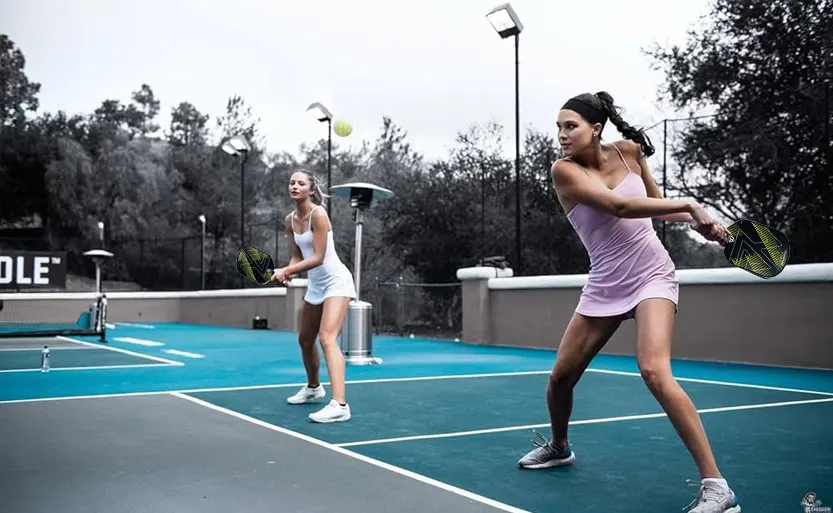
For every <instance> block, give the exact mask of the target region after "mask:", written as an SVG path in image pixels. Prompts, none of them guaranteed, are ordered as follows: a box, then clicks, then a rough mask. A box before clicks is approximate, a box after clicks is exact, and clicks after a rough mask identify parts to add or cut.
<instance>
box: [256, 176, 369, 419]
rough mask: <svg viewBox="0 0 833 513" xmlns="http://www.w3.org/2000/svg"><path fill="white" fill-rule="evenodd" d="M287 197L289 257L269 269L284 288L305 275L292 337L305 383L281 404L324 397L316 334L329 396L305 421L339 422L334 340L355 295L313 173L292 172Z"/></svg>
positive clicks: (339, 367)
mask: <svg viewBox="0 0 833 513" xmlns="http://www.w3.org/2000/svg"><path fill="white" fill-rule="evenodd" d="M289 197H290V198H292V200H293V201H294V202H295V204H296V208H295V210H293V211H292V212H290V213H289V215H287V216H286V218H285V219H284V226H285V228H286V232H287V235H289V236H290V237H289V240H290V243H289V246H290V250H291V255H292V258H291V259H290V261H289V265H287V266H286V267H284V268H283V269H276V270H275V274H274V276H273V277H272V280H273V281H276V282H278V283H280V284H283V285H286V284H287V283H288V282H289V280H290V279H291V278H292V277H293V276H295V275H297V274H298V273H302V272H304V271H307V278H308V285H307V293H306V295H305V296H304V306H303V309H302V311H301V328H300V330H299V333H298V343H299V344H300V346H301V355H302V357H303V360H304V368H305V369H306V372H307V384H306V385H305V386H304V387H302V388H301V390H299V391H298V392H297V393H296V394H295V395H293V396H291V397H289V398H288V399H287V401H288V402H289V403H290V404H305V403H310V402H313V401H317V400H320V399H322V398H324V397H325V396H326V395H327V393H326V391H325V390H324V386H323V385H322V384H321V382H320V380H319V368H320V365H321V364H320V361H319V358H318V349H317V348H316V347H315V339H316V336H317V337H318V339H319V341H320V343H321V348H322V349H323V351H324V359H325V361H326V363H327V374H328V375H329V378H330V384H331V385H330V386H331V387H332V392H333V396H332V399H331V400H330V402H329V403H328V404H327V405H326V406H324V408H322V409H321V410H319V411H317V412H314V413H311V414H310V415H309V418H310V419H311V420H312V421H314V422H343V421H346V420H350V415H351V414H350V406H349V405H348V404H347V399H346V397H345V386H344V374H345V369H344V356H343V355H342V353H341V348H340V347H339V346H338V340H337V339H338V335H339V332H340V331H341V327H342V324H343V323H344V316H345V315H346V313H347V306H348V304H349V302H350V300H351V299H354V298H355V297H356V287H355V284H354V283H353V273H351V272H350V270H349V269H348V268H347V266H345V265H344V263H342V262H341V260H340V259H339V257H338V254H337V253H336V249H335V244H334V242H333V230H332V225H331V224H330V219H329V217H328V216H327V211H326V210H325V209H324V208H323V207H322V206H321V204H322V203H323V197H324V195H323V193H322V192H321V188H320V186H319V183H318V180H317V179H316V178H315V175H313V174H312V173H310V172H308V171H303V170H302V171H297V172H296V173H294V174H293V175H292V177H291V178H290V180H289Z"/></svg>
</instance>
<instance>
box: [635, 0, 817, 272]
mask: <svg viewBox="0 0 833 513" xmlns="http://www.w3.org/2000/svg"><path fill="white" fill-rule="evenodd" d="M831 19H833V1H831V0H802V1H792V0H774V1H771V2H758V1H756V0H716V1H715V3H714V5H713V8H712V11H711V13H710V16H709V17H708V22H707V23H706V24H705V26H703V27H701V29H700V30H699V31H692V32H691V33H690V35H689V39H688V41H687V43H686V44H685V45H684V46H673V47H671V48H668V49H663V48H660V47H655V48H654V49H653V50H651V51H649V52H648V54H649V55H651V56H652V57H653V58H655V59H656V67H657V68H658V69H661V70H663V71H664V73H665V76H666V84H665V86H664V87H663V88H662V90H661V92H660V95H661V97H662V98H664V99H667V100H669V101H670V102H671V103H672V104H673V105H674V106H675V107H676V108H679V109H688V110H690V111H696V110H697V109H708V110H711V111H713V115H711V116H708V117H706V118H704V119H698V120H693V121H691V122H690V123H689V124H688V125H687V127H686V128H684V129H683V130H682V133H681V136H680V139H679V141H678V142H677V143H676V147H675V148H674V150H673V155H674V157H675V158H676V159H677V160H678V161H679V171H678V172H677V173H676V176H675V179H676V181H677V182H678V184H676V185H674V186H673V187H671V188H670V189H671V190H677V191H679V192H681V193H683V194H685V195H688V196H692V197H694V198H696V199H697V200H698V201H700V202H702V203H704V204H707V205H710V206H711V207H713V208H715V209H716V210H718V211H719V212H720V213H721V214H722V215H724V216H726V217H728V218H729V219H731V220H734V219H738V218H741V217H746V218H751V219H754V220H756V221H760V222H763V223H765V224H769V225H771V226H774V227H778V228H784V231H785V232H786V233H787V234H788V236H789V237H790V240H791V242H792V243H793V246H794V248H796V250H795V252H794V257H793V259H792V261H793V262H813V261H830V260H833V239H831V237H829V236H819V234H827V235H829V234H831V233H833V204H831V203H830V201H829V198H830V197H831V194H832V193H833V154H831V148H830V145H829V140H830V121H831V110H830V88H831V83H830V82H831V79H833V58H831V54H833V45H831V33H832V32H833V29H831V27H833V24H831V22H830V20H831Z"/></svg>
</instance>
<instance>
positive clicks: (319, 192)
mask: <svg viewBox="0 0 833 513" xmlns="http://www.w3.org/2000/svg"><path fill="white" fill-rule="evenodd" d="M298 172H299V173H304V174H305V175H307V176H308V177H309V179H310V181H311V182H312V197H311V199H312V202H313V203H315V204H316V205H323V204H324V198H329V197H330V196H329V195H327V194H324V190H323V189H322V187H321V185H322V183H323V182H322V181H321V180H319V179H318V177H317V176H315V173H313V172H312V171H309V170H307V169H299V170H298Z"/></svg>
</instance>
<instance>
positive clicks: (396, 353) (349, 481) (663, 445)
mask: <svg viewBox="0 0 833 513" xmlns="http://www.w3.org/2000/svg"><path fill="white" fill-rule="evenodd" d="M296 337H297V335H296V334H294V333H290V332H279V331H265V330H247V329H231V328H212V327H208V326H190V325H177V324H156V325H147V326H145V327H143V328H140V327H136V326H124V327H123V326H119V327H118V328H117V329H114V330H113V334H112V335H111V336H110V337H109V340H108V343H107V344H104V345H102V346H97V345H95V344H93V343H87V342H79V341H74V340H72V339H68V338H67V339H64V340H63V344H64V346H59V345H56V346H53V347H52V369H53V372H51V373H49V374H42V373H40V372H38V370H39V366H40V353H39V348H38V347H37V346H36V344H34V343H33V342H30V343H28V344H29V345H28V346H24V347H21V344H22V343H17V344H18V346H10V345H8V343H7V345H6V346H5V347H4V348H2V349H0V418H5V419H6V425H7V433H6V434H5V435H4V436H9V437H15V436H16V437H20V438H19V440H18V442H16V443H11V442H9V443H8V444H7V450H8V451H10V453H9V455H8V456H7V457H8V458H9V459H10V460H11V461H13V462H14V461H17V462H18V463H17V465H24V464H25V465H30V464H31V465H39V466H40V467H41V468H45V469H52V470H50V472H52V473H55V472H58V473H59V474H55V477H54V479H55V480H57V481H56V482H62V483H63V482H69V481H66V480H70V481H72V479H73V476H71V475H70V474H66V475H64V474H60V472H62V471H61V469H62V468H64V467H62V466H61V465H63V462H64V461H65V459H66V461H70V460H69V459H72V458H82V459H81V460H78V461H76V462H75V464H77V465H82V466H83V465H85V464H86V463H84V461H85V460H83V457H81V456H78V455H77V454H76V452H73V451H74V448H75V447H77V446H78V444H79V443H82V442H83V441H84V440H87V439H89V438H90V436H91V435H90V433H98V434H97V435H95V439H96V440H97V441H98V442H97V443H106V444H108V445H107V446H106V447H100V449H101V450H100V451H98V452H97V453H96V454H97V458H98V459H97V460H96V463H95V465H96V467H95V468H96V469H97V470H95V472H94V473H93V474H94V476H93V477H91V478H90V479H92V480H91V481H85V482H84V483H81V484H79V482H78V481H77V480H76V481H72V482H73V483H74V484H73V486H75V487H76V488H73V490H74V491H73V493H76V494H82V495H84V496H87V497H90V499H89V500H88V501H85V502H84V505H83V506H84V507H81V506H82V505H81V504H80V503H74V504H75V506H73V507H72V508H70V509H68V510H67V513H81V511H82V510H83V511H85V513H86V510H87V509H89V506H90V505H92V506H95V507H97V508H104V509H107V508H115V509H113V510H114V511H115V510H119V511H127V510H131V511H137V512H141V513H145V512H148V513H156V512H157V511H161V510H165V508H168V507H173V508H174V509H176V510H177V511H183V512H186V511H187V512H188V513H191V512H192V511H193V512H194V513H198V512H197V510H196V509H194V508H196V506H197V504H195V503H194V499H193V497H192V495H189V494H190V493H191V492H193V496H197V497H203V496H206V497H209V496H214V497H234V498H235V499H234V500H235V501H236V502H235V503H239V504H243V503H244V502H245V503H247V504H249V506H241V507H243V509H247V510H248V511H252V513H260V512H261V511H263V512H266V511H270V512H271V511H273V509H272V508H273V505H274V504H278V503H279V502H280V500H281V499H280V497H284V500H291V501H295V502H293V504H302V503H304V502H305V501H308V500H309V501H312V499H307V498H306V497H309V494H310V493H315V494H316V500H317V501H318V502H317V504H318V506H317V507H312V506H310V508H309V511H322V512H323V511H331V510H332V511H335V510H339V508H341V510H342V511H348V510H351V511H364V512H366V513H377V512H380V513H381V511H389V510H391V509H393V510H397V511H399V510H403V508H404V505H405V504H406V502H407V503H409V504H410V503H413V502H414V501H417V503H419V501H420V500H422V501H425V502H426V503H431V504H435V505H436V506H434V507H433V508H434V509H438V510H439V509H442V510H443V512H444V513H445V512H446V511H448V512H451V511H466V512H468V511H481V512H489V513H497V512H498V511H507V512H513V513H518V512H533V513H548V512H556V513H561V512H564V513H591V512H592V513H596V512H598V511H608V510H614V511H621V512H624V513H637V512H640V513H641V512H648V511H650V512H653V511H668V512H672V511H683V508H685V506H686V505H687V504H688V503H689V502H690V501H691V500H692V499H693V498H694V497H695V496H696V494H697V491H698V487H697V484H698V483H699V473H698V470H697V468H696V466H695V465H694V462H693V460H692V458H691V457H690V456H689V454H688V452H687V450H686V449H685V447H684V446H683V444H682V442H681V441H680V439H679V437H678V436H677V434H676V432H675V431H674V428H673V427H672V425H671V424H670V422H669V420H668V418H667V417H666V416H665V415H664V413H663V411H662V409H661V407H660V406H659V404H658V403H657V401H656V400H655V399H654V397H653V396H652V395H651V394H650V392H649V391H648V389H647V388H646V386H645V384H644V382H643V381H642V379H641V377H640V374H639V372H638V369H637V366H636V362H635V361H634V359H633V358H630V357H623V356H611V355H600V356H599V357H597V358H596V359H595V360H594V362H593V364H592V365H591V367H590V369H588V371H587V372H586V373H585V375H584V376H583V378H582V379H581V381H580V382H579V384H578V386H577V387H576V389H575V398H574V409H573V415H572V420H571V424H572V425H571V427H570V437H571V442H572V444H573V448H574V450H575V452H576V454H577V458H578V459H577V461H576V463H575V464H574V465H573V466H571V467H568V468H560V469H548V470H523V469H520V468H518V466H517V461H518V459H519V458H520V457H521V456H522V455H523V454H524V453H526V452H527V451H529V450H530V449H532V448H533V447H534V446H533V444H532V443H531V439H533V438H534V436H535V434H534V431H535V430H537V431H539V432H540V433H541V434H543V435H545V436H547V437H549V436H550V434H551V433H550V428H549V419H548V413H547V407H546V402H545V395H546V387H547V380H548V376H549V372H550V369H551V367H552V363H553V360H554V358H555V352H554V351H547V350H525V349H512V348H497V347H487V346H474V345H467V344H463V343H454V342H450V341H432V340H425V339H400V338H396V337H381V336H380V337H377V338H376V340H375V341H374V354H375V355H377V356H379V357H381V358H382V361H383V363H382V364H381V365H372V366H348V368H347V399H348V401H349V403H350V405H351V408H352V413H353V418H352V419H351V420H350V421H349V422H345V423H336V424H315V423H312V422H310V421H309V419H308V414H309V413H310V412H312V411H315V410H317V409H319V408H320V407H321V404H320V403H319V404H307V405H298V406H294V405H289V404H287V402H286V398H287V397H288V396H290V395H292V394H294V393H295V392H296V391H297V389H298V387H299V386H300V385H301V384H303V383H304V382H305V378H304V374H303V364H302V362H301V358H300V354H299V351H298V344H297V338H296ZM79 346H81V347H79ZM70 347H72V349H70ZM24 349H25V350H24ZM321 361H322V368H321V380H322V382H324V383H325V386H327V392H328V399H329V397H331V394H332V390H331V388H330V387H329V384H328V381H327V380H328V376H327V373H326V366H325V364H324V359H323V358H322V360H321ZM673 368H674V372H675V376H676V377H677V379H678V381H679V383H680V385H681V386H682V387H683V388H684V389H685V391H686V392H687V393H688V394H689V396H690V397H691V399H692V401H693V402H694V404H695V405H696V407H697V408H698V410H699V411H700V412H701V418H702V420H703V423H704V425H705V427H706V430H707V433H708V436H709V438H710V441H711V444H712V446H713V448H714V452H715V455H716V458H717V462H718V465H719V467H720V469H721V471H722V472H723V473H724V475H725V477H726V478H727V479H728V480H729V483H730V484H731V485H732V487H733V488H734V489H735V490H736V492H737V493H738V495H739V497H740V499H741V505H742V507H743V511H744V512H754V513H764V512H771V513H784V512H790V511H801V510H800V509H799V508H800V502H801V499H802V497H804V495H805V494H806V493H808V492H814V493H816V494H817V495H818V497H819V499H820V500H822V501H824V505H826V504H829V503H830V502H831V501H833V484H831V483H833V437H831V436H830V426H831V425H833V372H829V371H821V370H802V369H781V368H775V367H762V366H751V365H734V364H719V363H708V362H693V361H680V360H675V361H674V362H673ZM56 371H59V372H56ZM4 415H5V417H3V416H4ZM58 416H61V418H62V419H63V420H62V422H61V423H60V424H55V425H53V426H51V427H48V426H43V430H44V432H43V433H42V434H41V435H40V436H44V437H46V438H47V439H49V440H54V441H55V442H54V443H53V444H52V445H51V446H50V447H51V449H50V450H49V451H46V450H43V451H39V450H36V449H27V447H28V446H26V445H25V443H24V442H26V440H27V438H26V436H27V435H26V432H25V431H26V429H25V428H22V427H20V426H28V425H39V426H40V425H42V424H41V423H42V420H39V419H46V418H56V417H58ZM195 417H199V419H200V420H198V421H197V420H194V419H195ZM115 422H120V424H119V426H120V427H119V436H118V437H117V438H112V437H109V438H108V437H107V436H105V433H107V432H109V430H110V429H112V426H113V425H114V423H115ZM14 426H18V427H14ZM0 428H2V426H0ZM96 430H98V431H96ZM179 433H189V434H188V436H187V437H184V436H179V437H175V434H179ZM102 440H107V441H106V442H102ZM175 440H177V441H175ZM255 440H257V442H256V443H255V442H254V441H255ZM165 443H168V444H169V445H168V446H165V445H164V444H165ZM21 444H22V445H21ZM241 445H243V446H245V447H242V446H241ZM18 448H19V449H18ZM149 450H153V451H155V452H154V454H158V455H159V458H160V459H159V460H158V461H154V463H153V465H154V466H155V467H154V468H157V467H158V468H159V469H160V470H159V471H160V472H164V473H166V474H164V475H165V476H169V477H170V479H168V478H167V477H166V479H164V480H159V481H154V484H153V485H152V486H153V487H155V488H154V490H158V493H156V495H154V496H153V497H150V496H147V497H146V498H145V499H143V500H138V499H136V498H133V496H131V495H124V496H121V495H120V496H119V497H115V496H113V495H108V494H107V493H106V492H105V490H108V489H110V487H111V486H121V487H124V489H131V488H130V487H134V486H135V487H139V488H141V487H143V486H144V487H146V486H150V485H148V484H147V483H146V481H145V479H147V478H148V474H147V473H146V472H145V471H144V470H143V469H132V468H125V465H124V462H126V461H136V460H137V458H139V459H141V458H142V457H143V455H146V454H147V453H148V451H149ZM31 451H36V452H35V453H33V452H31ZM171 451H173V452H171ZM236 451H244V452H239V453H238V452H236ZM167 454H176V456H173V455H172V456H171V457H168V456H167ZM232 455H238V456H235V457H234V458H232V459H233V460H234V461H235V462H236V463H229V458H230V457H231V456H232ZM32 458H34V459H32ZM72 461H75V460H72ZM143 461H144V460H143ZM30 462H32V463H30ZM145 464H148V465H149V464H150V463H145ZM54 465H58V466H57V467H54ZM235 465H236V466H235ZM13 468H14V465H11V466H8V465H7V466H6V467H5V468H4V467H3V465H0V481H2V480H3V479H6V482H7V485H6V488H3V487H2V486H3V485H2V483H0V491H3V490H5V492H4V493H7V494H11V495H7V496H8V498H9V500H10V501H12V502H11V503H13V504H32V506H31V507H28V506H27V507H22V508H20V509H19V510H18V511H20V512H22V513H35V512H37V513H40V512H42V511H51V510H54V509H56V508H57V507H58V506H56V505H60V504H64V502H65V501H64V498H65V496H66V495H65V493H63V492H59V491H57V490H56V491H55V492H52V493H50V494H46V495H42V496H38V497H39V499H38V501H37V502H36V503H32V502H31V500H30V496H31V493H32V490H34V489H35V488H26V487H27V486H31V487H36V488H37V487H38V486H39V484H38V482H39V481H37V480H34V479H29V478H30V477H32V476H31V475H29V474H26V473H21V472H16V471H14V470H13ZM85 468H86V467H85ZM334 469H335V470H334ZM4 472H5V474H4ZM333 472H336V473H337V474H338V476H339V477H338V478H339V479H343V480H344V482H343V483H342V484H341V485H338V486H339V487H340V488H339V490H342V491H341V492H336V491H333V490H331V489H330V488H328V487H329V486H330V484H329V481H327V482H324V483H321V484H320V485H317V486H316V487H314V488H315V491H311V490H310V489H308V488H304V489H301V488H297V486H296V485H298V483H308V482H310V481H309V480H313V481H314V480H315V479H316V477H315V476H319V475H324V474H326V475H328V476H330V477H328V478H327V479H333V477H332V475H331V474H332V473H333ZM380 472H381V474H380ZM322 473H323V474H322ZM91 475H92V474H91ZM242 475H246V476H249V477H247V478H245V480H244V481H243V482H241V481H240V479H241V478H240V476H242ZM96 476H97V477H96ZM298 476H303V477H298ZM370 476H375V477H370ZM382 476H384V477H382ZM380 482H385V483H388V484H387V485H385V486H395V485H394V484H391V483H399V484H402V485H403V486H405V484H403V483H408V486H409V487H410V488H409V489H410V490H411V491H410V492H408V494H409V495H401V496H396V497H395V498H394V499H391V498H387V499H384V500H386V501H388V502H385V503H384V504H380V503H378V500H382V499H376V498H374V497H377V498H378V497H382V496H385V497H389V496H388V495H385V494H386V493H389V491H385V490H376V489H375V488H374V487H378V486H383V485H381V484H379V483H380ZM16 483H17V484H16ZM293 483H294V484H293ZM18 484H19V485H18ZM298 486H300V485H298ZM185 490H189V491H190V492H188V493H186V492H185ZM247 490H248V491H247ZM404 493H405V492H403V494H404ZM461 497H463V498H462V499H461ZM169 498H170V500H172V501H173V500H176V501H177V502H175V503H174V502H166V501H167V500H169ZM276 500H277V501H278V503H276V502H275V501H276ZM459 500H462V502H457V501H459ZM89 501H92V502H93V503H95V504H92V503H90V502H89ZM391 501H393V502H391ZM396 501H400V502H396ZM441 505H442V506H441ZM35 506H36V507H35ZM60 507H63V506H60ZM219 507H220V506H219V504H217V508H219ZM73 508H74V509H73ZM160 508H161V509H160ZM350 508H352V509H350ZM301 509H303V508H301ZM405 509H407V508H405ZM412 510H413V509H411V510H409V511H412ZM212 511H213V510H212ZM14 513H17V511H15V512H14Z"/></svg>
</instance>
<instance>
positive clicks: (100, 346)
mask: <svg viewBox="0 0 833 513" xmlns="http://www.w3.org/2000/svg"><path fill="white" fill-rule="evenodd" d="M58 338H60V339H61V340H67V341H69V342H75V343H76V344H81V345H85V346H89V347H95V348H98V349H106V350H107V351H115V352H117V353H122V354H128V355H130V356H135V357H137V358H145V359H147V360H153V361H155V362H160V363H166V364H168V365H185V364H184V363H182V362H175V361H173V360H167V359H165V358H160V357H158V356H152V355H149V354H143V353H137V352H134V351H128V350H127V349H122V348H120V347H113V346H110V345H107V344H94V343H92V342H84V341H83V340H76V339H74V338H69V337H64V336H59V337H58Z"/></svg>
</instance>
